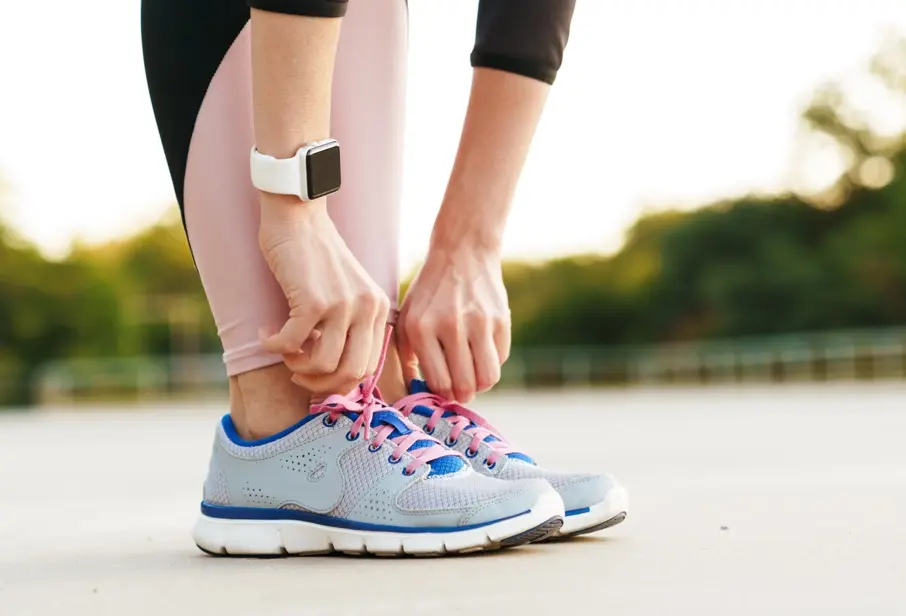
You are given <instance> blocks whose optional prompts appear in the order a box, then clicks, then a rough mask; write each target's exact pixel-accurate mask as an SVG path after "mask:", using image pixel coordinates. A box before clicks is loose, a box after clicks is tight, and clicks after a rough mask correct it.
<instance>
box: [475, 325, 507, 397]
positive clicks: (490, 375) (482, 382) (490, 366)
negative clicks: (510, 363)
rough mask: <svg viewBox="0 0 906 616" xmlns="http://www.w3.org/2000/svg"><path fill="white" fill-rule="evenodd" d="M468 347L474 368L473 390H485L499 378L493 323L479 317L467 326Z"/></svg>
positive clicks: (498, 362) (498, 361)
mask: <svg viewBox="0 0 906 616" xmlns="http://www.w3.org/2000/svg"><path fill="white" fill-rule="evenodd" d="M469 348H470V349H471V351H472V360H473V361H474V362H475V363H474V368H475V391H476V393H478V392H481V391H487V390H489V389H491V388H492V387H493V386H494V385H496V384H497V381H499V380H500V360H499V359H498V355H497V347H496V344H495V340H494V325H493V323H492V322H491V321H490V320H488V319H479V320H477V322H475V323H474V324H473V325H472V326H471V327H470V328H469Z"/></svg>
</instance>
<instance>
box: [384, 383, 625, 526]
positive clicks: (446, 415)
mask: <svg viewBox="0 0 906 616" xmlns="http://www.w3.org/2000/svg"><path fill="white" fill-rule="evenodd" d="M410 390H411V391H412V395H410V396H407V398H404V399H403V400H401V401H399V402H397V403H396V404H395V406H396V407H397V408H400V409H401V410H402V412H403V414H404V415H406V416H407V418H408V419H409V420H410V421H411V422H412V423H414V424H416V425H418V426H420V427H422V428H423V429H426V428H427V431H428V433H429V434H431V435H432V436H434V437H435V438H437V439H438V440H439V441H441V442H443V443H444V444H445V445H446V446H447V447H449V448H451V449H453V450H455V451H459V452H461V453H463V454H464V455H465V457H466V458H467V459H468V460H469V461H470V462H471V465H472V467H473V468H474V469H475V470H477V471H479V472H480V473H482V474H484V475H488V476H492V477H496V478H499V479H504V480H509V481H521V480H525V479H543V480H545V481H546V482H547V483H549V484H550V485H551V486H553V488H554V489H555V490H556V491H557V492H558V493H559V494H560V496H561V498H562V499H563V503H564V506H565V508H566V510H567V511H571V510H578V509H583V508H585V507H591V506H592V505H595V504H597V503H600V502H601V501H603V500H604V498H605V497H606V495H607V493H608V491H610V490H611V489H612V488H613V487H615V486H616V485H617V483H616V481H615V480H614V479H613V478H612V477H610V476H609V475H599V474H587V473H568V472H558V471H552V470H547V469H544V468H542V467H539V466H537V465H536V464H535V462H534V460H533V459H532V458H531V457H529V456H528V455H526V454H525V453H523V452H520V451H518V450H516V449H515V448H514V447H513V446H512V445H511V444H510V443H509V442H507V441H506V440H505V439H504V438H503V436H502V435H501V434H500V433H499V431H497V429H496V428H494V427H493V426H491V425H490V424H488V423H487V422H486V421H485V420H484V419H483V418H481V417H480V416H479V415H477V414H476V413H475V412H474V411H472V410H469V409H464V408H463V407H461V406H460V405H457V404H451V403H446V402H444V401H443V400H441V399H439V398H438V397H437V396H435V395H434V394H431V393H430V391H429V390H428V388H427V386H426V385H425V384H424V382H423V381H413V383H412V384H411V387H410ZM428 394H430V397H429V396H428ZM432 417H433V418H434V420H433V421H432ZM453 435H455V437H454V438H451V436H453ZM476 435H477V436H478V437H480V438H475V436H476Z"/></svg>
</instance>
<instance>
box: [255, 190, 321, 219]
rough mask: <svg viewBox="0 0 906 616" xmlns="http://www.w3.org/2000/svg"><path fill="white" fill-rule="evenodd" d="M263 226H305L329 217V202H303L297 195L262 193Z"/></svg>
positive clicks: (319, 200)
mask: <svg viewBox="0 0 906 616" xmlns="http://www.w3.org/2000/svg"><path fill="white" fill-rule="evenodd" d="M260 194H261V198H260V202H261V224H262V225H266V224H304V223H306V222H308V221H310V220H312V219H313V218H317V217H320V216H325V215H327V200H326V199H323V198H322V199H315V200H314V201H302V200H301V199H299V198H298V197H296V196H295V195H277V194H273V193H266V192H262V193H260Z"/></svg>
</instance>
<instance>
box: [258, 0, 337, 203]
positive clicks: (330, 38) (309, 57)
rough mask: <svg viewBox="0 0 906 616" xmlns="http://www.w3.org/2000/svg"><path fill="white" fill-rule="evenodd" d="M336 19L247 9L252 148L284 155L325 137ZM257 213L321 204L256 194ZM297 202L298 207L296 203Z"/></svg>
mask: <svg viewBox="0 0 906 616" xmlns="http://www.w3.org/2000/svg"><path fill="white" fill-rule="evenodd" d="M340 21H341V20H340V19H339V18H334V17H312V16H308V15H297V14H284V13H276V12H270V11H262V10H257V9H254V8H253V9H252V17H251V22H252V26H251V28H252V88H253V97H254V115H255V143H256V147H257V148H258V151H259V152H261V153H263V154H268V155H270V156H274V157H276V158H289V157H291V156H293V155H294V154H295V153H296V150H298V149H299V147H301V146H302V145H303V144H305V143H308V142H312V141H318V140H321V139H325V138H327V137H329V132H330V94H331V83H332V75H333V67H334V58H335V56H336V50H337V41H338V39H339V34H340ZM261 204H262V208H263V210H262V213H263V214H279V215H281V216H289V217H294V216H297V215H304V214H305V213H306V212H311V211H315V210H317V209H321V208H323V207H324V199H320V200H318V201H317V202H313V203H309V204H306V205H305V206H302V204H301V203H300V202H299V199H298V198H297V197H294V196H291V195H272V194H268V193H262V195H261ZM300 206H301V207H300Z"/></svg>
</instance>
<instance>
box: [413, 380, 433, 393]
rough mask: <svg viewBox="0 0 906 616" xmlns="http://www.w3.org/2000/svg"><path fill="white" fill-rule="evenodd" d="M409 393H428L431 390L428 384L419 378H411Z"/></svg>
mask: <svg viewBox="0 0 906 616" xmlns="http://www.w3.org/2000/svg"><path fill="white" fill-rule="evenodd" d="M409 393H410V394H430V393H431V390H430V389H428V384H427V383H426V382H424V381H423V380H421V379H412V380H411V381H409Z"/></svg>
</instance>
